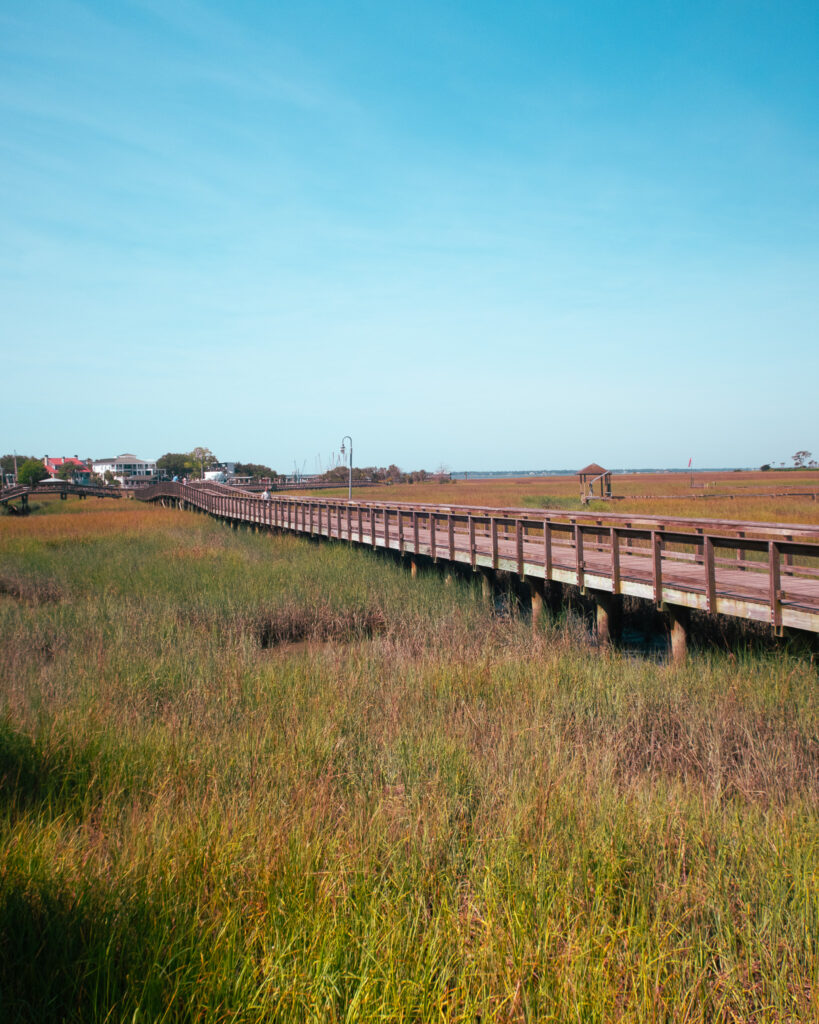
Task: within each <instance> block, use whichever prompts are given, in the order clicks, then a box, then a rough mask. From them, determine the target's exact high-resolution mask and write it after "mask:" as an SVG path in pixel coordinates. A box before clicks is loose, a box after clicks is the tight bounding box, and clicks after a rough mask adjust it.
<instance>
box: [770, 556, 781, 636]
mask: <svg viewBox="0 0 819 1024" xmlns="http://www.w3.org/2000/svg"><path fill="white" fill-rule="evenodd" d="M768 577H769V588H770V604H771V626H773V630H774V633H775V634H776V635H777V636H781V634H782V567H781V561H780V549H779V545H778V544H777V542H776V541H775V540H772V541H769V542H768Z"/></svg>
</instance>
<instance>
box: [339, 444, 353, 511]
mask: <svg viewBox="0 0 819 1024" xmlns="http://www.w3.org/2000/svg"><path fill="white" fill-rule="evenodd" d="M345 441H349V442H350V480H349V485H348V488H347V497H348V499H349V500H350V501H352V500H353V439H352V438H351V437H350V435H349V434H345V436H344V437H342V439H341V454H342V455H343V454H344V442H345Z"/></svg>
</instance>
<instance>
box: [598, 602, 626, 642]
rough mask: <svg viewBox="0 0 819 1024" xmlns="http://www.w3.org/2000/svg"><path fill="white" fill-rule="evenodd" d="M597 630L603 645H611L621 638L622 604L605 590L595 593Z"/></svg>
mask: <svg viewBox="0 0 819 1024" xmlns="http://www.w3.org/2000/svg"><path fill="white" fill-rule="evenodd" d="M594 611H595V630H596V633H597V640H598V642H599V643H601V644H609V643H612V642H613V641H616V640H618V639H619V638H620V626H621V621H622V602H621V599H620V598H619V597H617V596H615V595H614V594H609V593H608V592H607V591H605V590H595V591H594Z"/></svg>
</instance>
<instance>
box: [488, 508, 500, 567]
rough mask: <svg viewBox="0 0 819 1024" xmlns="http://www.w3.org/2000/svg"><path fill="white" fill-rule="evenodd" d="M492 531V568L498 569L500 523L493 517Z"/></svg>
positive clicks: (491, 521) (491, 520)
mask: <svg viewBox="0 0 819 1024" xmlns="http://www.w3.org/2000/svg"><path fill="white" fill-rule="evenodd" d="M489 522H490V531H491V534H492V568H493V569H495V570H497V568H498V521H497V519H495V517H494V516H493V517H492V518H491V519H490V521H489Z"/></svg>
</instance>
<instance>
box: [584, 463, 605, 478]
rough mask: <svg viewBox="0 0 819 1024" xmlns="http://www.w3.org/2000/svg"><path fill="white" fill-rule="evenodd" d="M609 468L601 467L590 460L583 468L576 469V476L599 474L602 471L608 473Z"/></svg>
mask: <svg viewBox="0 0 819 1024" xmlns="http://www.w3.org/2000/svg"><path fill="white" fill-rule="evenodd" d="M608 472H609V470H607V469H603V467H602V466H598V465H597V463H596V462H590V463H589V464H588V466H586V468H585V469H578V471H577V475H578V476H600V475H601V474H602V473H608Z"/></svg>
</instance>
